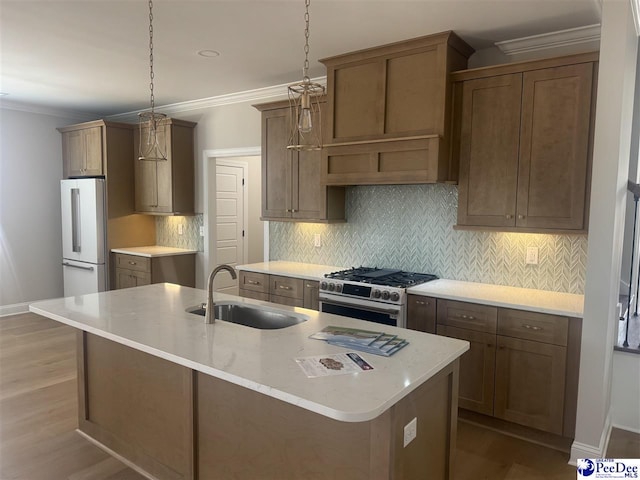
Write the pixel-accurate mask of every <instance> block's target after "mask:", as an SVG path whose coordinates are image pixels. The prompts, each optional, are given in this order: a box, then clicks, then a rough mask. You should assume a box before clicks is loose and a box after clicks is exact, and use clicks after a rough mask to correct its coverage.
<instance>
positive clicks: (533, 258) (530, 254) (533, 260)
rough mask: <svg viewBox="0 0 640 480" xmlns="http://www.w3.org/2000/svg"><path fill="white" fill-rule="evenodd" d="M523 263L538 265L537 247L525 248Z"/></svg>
mask: <svg viewBox="0 0 640 480" xmlns="http://www.w3.org/2000/svg"><path fill="white" fill-rule="evenodd" d="M525 262H526V264H527V265H537V264H538V247H527V258H526V260H525Z"/></svg>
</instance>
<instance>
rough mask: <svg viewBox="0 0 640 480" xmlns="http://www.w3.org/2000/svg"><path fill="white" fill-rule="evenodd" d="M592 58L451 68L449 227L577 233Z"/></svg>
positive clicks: (583, 210) (590, 114) (586, 163)
mask: <svg viewBox="0 0 640 480" xmlns="http://www.w3.org/2000/svg"><path fill="white" fill-rule="evenodd" d="M597 59H598V55H597V54H581V55H573V56H569V57H559V58H555V59H546V60H537V61H533V62H522V63H515V64H508V65H501V66H496V67H486V68H481V69H474V70H468V71H461V72H456V73H455V74H453V76H452V78H453V80H454V82H456V83H455V84H454V92H455V96H456V98H455V99H454V113H453V115H454V128H455V133H454V138H455V139H456V140H455V141H454V145H453V148H452V152H454V153H453V155H454V156H455V155H457V156H458V157H459V163H460V182H459V196H458V227H460V228H464V227H465V226H467V227H480V226H481V227H490V228H489V229H494V230H506V231H532V232H538V231H539V232H549V231H567V232H574V233H575V232H585V231H586V230H587V213H588V197H589V195H588V193H589V188H590V183H591V150H592V145H591V144H592V136H593V122H594V118H595V114H594V113H595V86H596V74H595V71H596V68H597Z"/></svg>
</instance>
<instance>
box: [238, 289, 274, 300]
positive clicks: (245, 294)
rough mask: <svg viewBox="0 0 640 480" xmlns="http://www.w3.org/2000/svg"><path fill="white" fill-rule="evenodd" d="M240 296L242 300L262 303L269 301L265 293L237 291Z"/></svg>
mask: <svg viewBox="0 0 640 480" xmlns="http://www.w3.org/2000/svg"><path fill="white" fill-rule="evenodd" d="M239 293H240V296H241V297H244V298H253V299H254V300H262V301H263V302H268V301H269V294H268V293H265V292H255V291H253V290H244V289H242V288H241V289H240V290H239Z"/></svg>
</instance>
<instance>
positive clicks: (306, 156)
mask: <svg viewBox="0 0 640 480" xmlns="http://www.w3.org/2000/svg"><path fill="white" fill-rule="evenodd" d="M324 105H325V103H324V102H322V103H320V109H321V110H320V115H317V114H316V115H315V118H313V122H314V124H316V125H317V124H318V123H320V122H321V118H322V115H324ZM321 164H322V153H321V151H320V150H311V151H299V152H295V153H293V157H292V167H293V170H292V172H291V174H292V183H291V209H292V212H291V217H292V218H298V219H301V220H302V219H310V220H311V219H317V218H321V216H322V213H321V211H320V210H321V205H322V200H323V199H322V197H321V193H322V194H324V192H325V189H324V188H321V187H320V167H321Z"/></svg>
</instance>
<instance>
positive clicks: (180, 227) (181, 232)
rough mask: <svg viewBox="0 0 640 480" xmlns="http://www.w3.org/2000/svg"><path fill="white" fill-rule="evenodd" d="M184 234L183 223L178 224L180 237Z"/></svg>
mask: <svg viewBox="0 0 640 480" xmlns="http://www.w3.org/2000/svg"><path fill="white" fill-rule="evenodd" d="M183 233H184V225H183V224H182V223H179V224H178V235H182V234H183Z"/></svg>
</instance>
